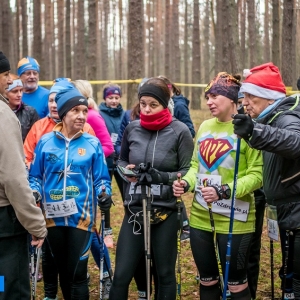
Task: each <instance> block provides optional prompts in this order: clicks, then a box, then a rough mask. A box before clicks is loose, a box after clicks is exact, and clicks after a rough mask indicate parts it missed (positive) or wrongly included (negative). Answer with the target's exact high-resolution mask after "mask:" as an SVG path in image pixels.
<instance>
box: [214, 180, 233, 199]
mask: <svg viewBox="0 0 300 300" xmlns="http://www.w3.org/2000/svg"><path fill="white" fill-rule="evenodd" d="M211 187H213V188H214V189H215V190H216V192H217V195H218V197H219V200H222V199H226V200H228V199H230V196H231V189H230V187H229V185H228V184H222V185H211Z"/></svg>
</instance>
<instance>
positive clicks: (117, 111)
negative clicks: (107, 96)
mask: <svg viewBox="0 0 300 300" xmlns="http://www.w3.org/2000/svg"><path fill="white" fill-rule="evenodd" d="M99 109H100V111H102V112H104V113H106V114H107V115H109V116H111V117H119V116H120V115H122V113H123V107H122V105H121V104H119V105H118V106H117V107H116V108H111V107H107V106H106V105H105V102H102V103H101V104H100V106H99Z"/></svg>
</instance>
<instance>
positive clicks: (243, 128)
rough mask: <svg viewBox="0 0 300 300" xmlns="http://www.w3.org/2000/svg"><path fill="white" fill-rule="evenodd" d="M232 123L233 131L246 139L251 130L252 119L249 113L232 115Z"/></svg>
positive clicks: (252, 125) (249, 135)
mask: <svg viewBox="0 0 300 300" xmlns="http://www.w3.org/2000/svg"><path fill="white" fill-rule="evenodd" d="M232 123H233V124H234V133H235V134H236V135H237V136H239V137H241V138H243V139H244V140H246V141H248V140H249V138H250V137H251V136H252V132H253V127H254V124H253V121H252V119H251V117H250V116H249V115H244V114H237V115H234V117H233V121H232Z"/></svg>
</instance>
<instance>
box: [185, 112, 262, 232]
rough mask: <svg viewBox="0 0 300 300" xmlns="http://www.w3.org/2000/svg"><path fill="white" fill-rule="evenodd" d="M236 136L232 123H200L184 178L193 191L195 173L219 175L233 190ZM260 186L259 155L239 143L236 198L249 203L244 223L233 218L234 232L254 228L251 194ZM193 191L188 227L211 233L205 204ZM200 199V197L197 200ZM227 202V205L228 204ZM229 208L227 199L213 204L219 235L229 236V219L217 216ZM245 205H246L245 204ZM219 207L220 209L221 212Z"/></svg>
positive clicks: (211, 121)
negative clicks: (218, 211) (222, 210)
mask: <svg viewBox="0 0 300 300" xmlns="http://www.w3.org/2000/svg"><path fill="white" fill-rule="evenodd" d="M236 144H237V136H236V135H235V134H234V133H233V125H232V121H229V122H219V121H218V120H217V119H216V118H213V119H209V120H207V121H205V122H203V123H202V124H201V126H200V128H199V130H198V133H197V135H196V139H195V147H194V152H193V157H192V161H191V167H190V169H189V171H188V173H187V174H186V175H185V176H184V177H183V179H184V180H185V181H187V182H188V183H189V185H190V188H189V190H190V191H192V190H194V189H195V184H196V174H197V173H200V174H211V175H220V176H221V177H222V179H221V182H222V184H228V185H229V187H230V189H231V191H233V178H234V166H235V157H236ZM261 186H262V155H261V152H260V151H258V150H255V149H252V148H250V147H249V146H248V144H247V143H246V142H245V141H244V140H242V141H241V149H240V160H239V172H238V180H237V189H236V199H239V200H241V201H244V202H249V204H250V205H249V209H248V210H247V211H245V212H243V213H245V214H244V215H245V216H244V217H245V218H246V221H240V220H237V219H235V220H234V225H233V233H249V232H253V231H254V229H255V228H254V227H255V224H254V223H255V204H254V196H253V193H252V192H253V191H254V190H256V189H258V188H260V187H261ZM199 196H200V194H199V193H198V192H195V197H194V200H193V203H192V209H191V219H190V225H191V226H192V227H194V228H198V229H202V230H206V231H211V226H210V219H209V213H208V210H207V206H206V205H204V206H203V205H200V204H199V203H198V202H197V201H196V198H197V197H199ZM198 199H199V198H198ZM227 203H228V204H227ZM221 204H222V206H223V207H224V206H226V207H227V210H228V211H230V208H228V206H231V198H230V200H223V201H222V202H220V201H217V202H214V203H213V205H212V209H213V212H214V220H215V229H216V232H218V233H225V234H227V233H228V229H229V220H230V218H229V217H227V216H224V215H221V214H219V213H216V211H217V210H219V209H220V206H221ZM246 205H248V204H246ZM223 207H222V209H224V208H223Z"/></svg>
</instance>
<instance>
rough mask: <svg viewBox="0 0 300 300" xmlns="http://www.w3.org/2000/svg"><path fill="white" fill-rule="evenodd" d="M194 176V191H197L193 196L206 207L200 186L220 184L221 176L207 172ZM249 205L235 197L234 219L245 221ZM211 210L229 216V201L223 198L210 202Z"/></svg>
mask: <svg viewBox="0 0 300 300" xmlns="http://www.w3.org/2000/svg"><path fill="white" fill-rule="evenodd" d="M196 178H197V182H196V187H195V191H196V192H197V193H196V197H195V198H196V200H197V202H198V203H199V204H200V205H201V206H203V207H204V208H205V209H208V208H207V203H206V202H205V201H204V199H203V197H202V193H201V190H200V187H203V186H204V185H205V184H207V185H208V186H209V185H213V184H214V185H215V184H217V185H221V182H222V180H221V179H222V178H221V176H220V175H208V174H197V175H196ZM249 207H250V203H249V202H246V201H242V200H239V199H235V206H234V219H235V220H239V221H242V222H246V221H247V219H248V214H249ZM212 211H213V212H214V213H216V214H219V215H222V216H225V217H228V218H230V212H231V201H230V200H225V199H223V200H218V201H215V202H212Z"/></svg>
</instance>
